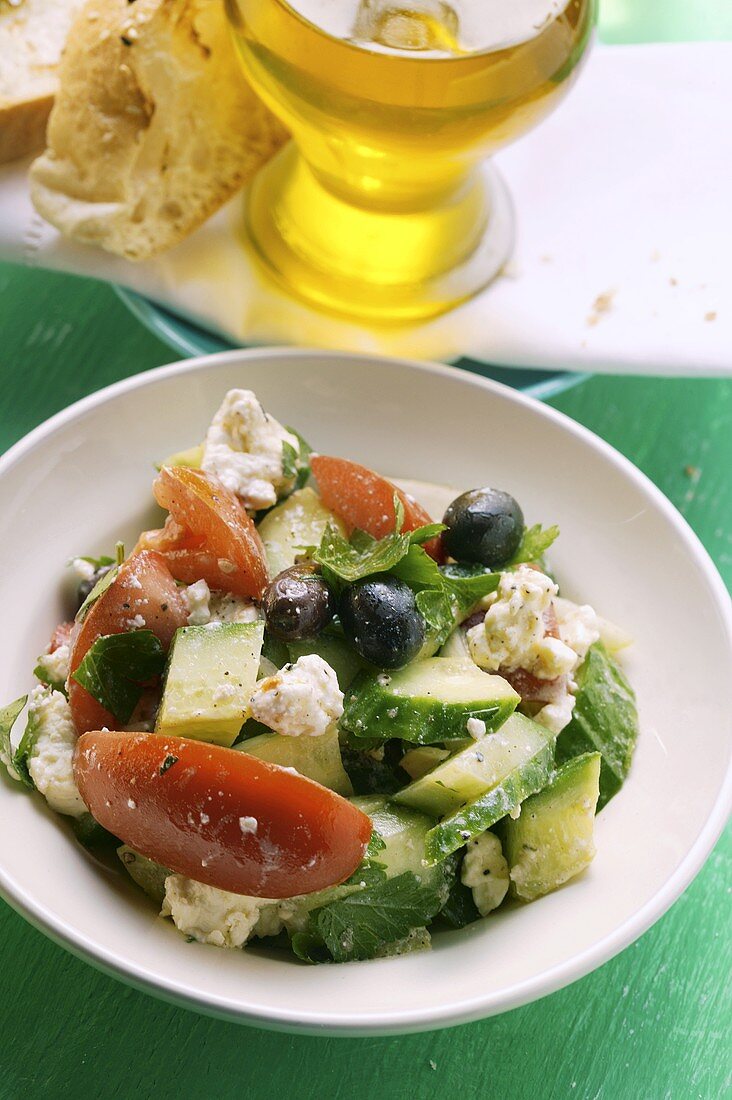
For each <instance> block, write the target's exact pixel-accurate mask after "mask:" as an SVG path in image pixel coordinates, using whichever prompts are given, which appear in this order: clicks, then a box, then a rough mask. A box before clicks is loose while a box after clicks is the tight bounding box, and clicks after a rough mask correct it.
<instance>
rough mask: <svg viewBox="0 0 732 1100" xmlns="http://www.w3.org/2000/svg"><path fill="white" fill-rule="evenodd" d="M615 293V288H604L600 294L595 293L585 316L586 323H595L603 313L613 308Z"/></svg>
mask: <svg viewBox="0 0 732 1100" xmlns="http://www.w3.org/2000/svg"><path fill="white" fill-rule="evenodd" d="M616 294H617V290H605V291H604V292H603V293H602V294H598V295H597V297H596V298H595V300H594V302H593V303H592V310H591V312H590V315H589V317H588V318H587V324H588V325H596V324H597V323H598V322H599V320H600V318H601V317H602V316H603V315H604V314H605V313H609V312H610V310H611V309H612V308H613V302H614V300H615V295H616Z"/></svg>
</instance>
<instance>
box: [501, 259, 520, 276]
mask: <svg viewBox="0 0 732 1100" xmlns="http://www.w3.org/2000/svg"><path fill="white" fill-rule="evenodd" d="M501 275H503V277H504V278H505V279H519V278H520V277H521V268H520V267H519V265H518V264H517V263H516V261H515V260H508V261H507V262H506V263H505V264H504V265H503V267H502V268H501Z"/></svg>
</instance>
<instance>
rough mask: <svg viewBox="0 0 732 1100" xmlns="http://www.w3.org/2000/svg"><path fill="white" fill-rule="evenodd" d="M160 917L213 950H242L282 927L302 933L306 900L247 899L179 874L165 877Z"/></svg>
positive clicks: (305, 917)
mask: <svg viewBox="0 0 732 1100" xmlns="http://www.w3.org/2000/svg"><path fill="white" fill-rule="evenodd" d="M160 915H161V917H171V918H172V920H173V923H174V925H175V926H176V928H177V929H178V931H179V932H182V933H183V935H185V936H192V937H193V938H194V939H195V940H198V942H199V943H208V944H212V945H213V946H214V947H232V948H235V947H243V946H244V944H245V943H246V942H247V941H248V940H250V939H252V937H254V936H258V937H261V936H277V935H279V933H280V932H281V931H282V929H283V928H287V929H288V930H289V931H292V932H299V931H303V929H304V928H305V926H306V925H307V920H308V908H307V899H300V898H283V899H282V900H274V899H272V898H251V897H247V896H246V895H245V894H232V893H230V892H229V891H228V890H218V889H217V888H216V887H215V886H206V885H205V884H204V883H202V882H194V881H193V879H189V878H185V877H184V876H183V875H168V877H167V878H166V880H165V898H164V900H163V907H162V909H161V910H160Z"/></svg>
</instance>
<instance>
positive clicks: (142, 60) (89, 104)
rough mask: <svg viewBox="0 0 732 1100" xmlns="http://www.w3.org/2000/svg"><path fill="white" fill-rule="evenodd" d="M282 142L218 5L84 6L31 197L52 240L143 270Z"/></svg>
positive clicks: (195, 1) (119, 1)
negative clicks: (63, 238) (62, 237)
mask: <svg viewBox="0 0 732 1100" xmlns="http://www.w3.org/2000/svg"><path fill="white" fill-rule="evenodd" d="M286 139H287V133H286V131H285V129H284V128H283V127H282V126H281V124H280V123H279V122H278V121H277V120H276V119H275V118H274V116H273V115H272V114H271V113H270V112H269V111H268V110H267V108H266V107H265V106H264V105H263V104H262V103H261V101H260V100H259V99H258V98H257V97H256V96H255V94H254V92H253V91H252V90H251V88H250V87H249V85H248V84H247V83H246V81H245V80H244V77H243V73H242V70H241V66H240V62H239V59H238V58H237V56H236V53H235V48H234V45H233V41H232V39H231V36H230V34H229V30H228V27H227V25H226V16H225V12H224V8H223V0H136V2H135V3H134V5H131V4H129V3H128V0H106V2H105V3H104V4H100V3H99V0H89V2H88V3H87V4H86V5H85V7H84V8H82V10H81V12H80V14H79V15H78V17H77V19H76V21H75V23H74V25H73V26H72V28H71V32H70V34H69V38H68V41H67V45H66V49H65V51H64V55H63V58H62V62H61V67H60V73H59V90H58V93H57V96H56V103H55V105H54V108H53V110H52V112H51V116H50V119H49V125H48V136H47V141H48V148H47V149H46V152H45V153H44V154H43V155H42V156H41V157H39V158H38V159H37V160H36V161H35V162H34V163H33V165H32V168H31V195H32V198H33V202H34V204H35V206H36V209H37V210H38V211H39V212H40V213H41V215H42V216H43V217H44V218H46V219H47V220H48V221H50V222H51V223H52V224H53V225H55V226H56V227H57V228H58V229H59V230H61V232H63V233H65V234H67V235H69V236H72V237H74V238H76V239H77V240H81V241H84V242H86V243H89V244H97V245H100V246H101V247H103V248H105V249H107V250H109V251H110V252H115V253H118V254H120V255H123V256H126V257H127V258H128V259H132V260H140V259H146V258H147V257H149V256H153V255H155V254H157V253H159V252H162V251H163V250H165V249H167V248H170V247H171V246H172V245H174V244H175V243H177V242H178V241H180V240H181V239H182V238H184V237H185V236H187V235H188V234H189V233H191V232H192V231H193V230H194V229H196V228H197V227H198V226H199V225H200V224H201V223H202V222H203V221H205V220H206V218H208V217H209V216H210V215H211V214H213V213H214V211H215V210H217V209H218V208H219V207H220V206H221V205H222V204H223V203H224V202H226V200H227V199H228V198H230V196H231V195H232V194H234V193H235V192H236V191H237V190H238V189H239V188H240V187H241V186H242V185H243V184H244V183H245V182H246V181H247V180H248V179H249V178H250V177H251V176H252V175H253V174H254V173H255V172H256V171H257V170H258V169H259V168H260V167H261V166H262V165H263V164H264V163H266V161H267V160H269V158H270V157H271V156H272V155H273V153H274V152H276V150H277V149H278V148H279V147H280V146H281V145H282V144H283V142H284V141H285V140H286Z"/></svg>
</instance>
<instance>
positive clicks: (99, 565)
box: [69, 554, 116, 572]
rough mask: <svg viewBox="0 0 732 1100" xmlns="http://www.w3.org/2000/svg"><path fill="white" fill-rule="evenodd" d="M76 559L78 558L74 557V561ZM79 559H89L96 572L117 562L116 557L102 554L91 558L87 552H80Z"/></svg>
mask: <svg viewBox="0 0 732 1100" xmlns="http://www.w3.org/2000/svg"><path fill="white" fill-rule="evenodd" d="M74 560H76V559H73V558H72V561H74ZM78 560H79V561H88V562H89V565H91V566H92V567H93V568H94V572H96V571H97V569H104V568H106V566H108V565H114V564H115V562H116V559H115V558H110V557H107V555H106V554H102V556H101V558H89V557H87V556H86V555H85V554H79V555H78ZM69 565H71V562H69Z"/></svg>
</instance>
